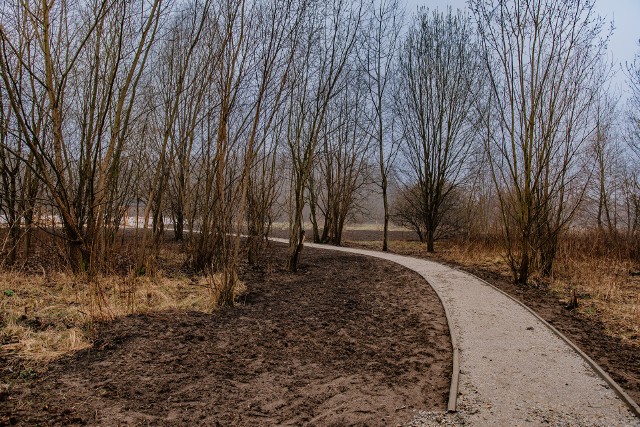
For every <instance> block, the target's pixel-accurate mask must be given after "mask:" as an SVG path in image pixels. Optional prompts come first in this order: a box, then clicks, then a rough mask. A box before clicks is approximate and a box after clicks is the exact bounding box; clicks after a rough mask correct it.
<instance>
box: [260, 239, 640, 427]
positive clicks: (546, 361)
mask: <svg viewBox="0 0 640 427" xmlns="http://www.w3.org/2000/svg"><path fill="white" fill-rule="evenodd" d="M271 240H274V241H280V242H285V243H286V242H287V241H286V240H283V239H271ZM305 246H307V247H312V248H318V249H329V250H338V251H344V252H351V253H357V254H362V255H368V256H373V257H378V258H383V259H387V260H389V261H393V262H395V263H398V264H400V265H402V266H405V267H407V268H410V269H411V270H414V271H416V272H418V273H419V274H420V275H422V276H423V277H424V278H425V279H426V280H427V281H428V282H429V284H430V285H431V286H432V287H433V288H434V289H435V291H436V292H437V293H438V294H439V296H440V298H441V299H442V301H443V304H444V305H445V309H446V310H447V312H448V313H449V314H448V315H449V317H450V320H451V321H452V323H453V331H451V333H452V341H455V342H457V346H458V347H459V349H460V387H459V390H458V411H459V417H461V418H462V420H463V421H464V422H465V423H466V424H468V425H473V426H485V425H487V426H488V425H493V426H533V425H562V426H564V425H570V426H640V418H637V417H636V416H635V415H634V414H633V413H632V412H631V411H630V409H629V407H628V406H627V405H626V404H625V403H624V402H623V401H622V400H621V399H620V398H619V397H618V396H617V395H616V393H615V392H614V390H613V389H612V388H611V387H610V386H609V385H608V384H607V383H606V382H605V381H604V380H603V379H602V378H601V377H600V376H598V375H597V374H596V372H595V371H594V369H592V368H591V367H590V366H589V365H588V364H587V363H586V362H585V360H584V359H583V358H582V357H580V356H579V355H578V354H577V353H576V351H575V350H574V349H573V348H572V347H571V346H569V345H568V344H567V343H565V342H564V341H563V340H562V339H560V338H559V337H558V336H557V335H555V334H554V333H553V332H552V331H551V330H550V329H549V328H548V327H547V325H546V324H545V323H543V321H541V320H540V319H539V318H537V317H536V316H535V315H534V314H532V313H531V312H530V311H529V310H527V309H526V308H525V307H523V306H521V305H520V304H518V303H517V302H515V301H514V300H512V299H511V298H509V297H507V296H506V295H504V294H502V293H501V292H500V291H498V290H497V289H495V288H494V287H492V286H490V285H488V284H487V283H485V282H483V281H482V280H480V279H478V278H476V277H474V276H472V275H470V274H467V273H465V272H462V271H459V270H456V269H453V268H451V267H447V266H444V265H442V264H439V263H436V262H432V261H428V260H423V259H417V258H411V257H406V256H400V255H395V254H389V253H383V252H374V251H368V250H362V249H352V248H343V247H335V246H325V245H315V244H309V243H307V244H305ZM303 256H304V255H303Z"/></svg>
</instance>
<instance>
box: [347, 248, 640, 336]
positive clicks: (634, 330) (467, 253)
mask: <svg viewBox="0 0 640 427" xmlns="http://www.w3.org/2000/svg"><path fill="white" fill-rule="evenodd" d="M349 244H350V245H354V246H360V247H365V248H369V249H373V250H378V249H379V246H380V242H377V241H375V242H361V241H358V242H349ZM603 247H604V248H607V247H608V246H607V242H603V241H601V240H598V239H596V238H592V237H589V236H586V237H585V236H577V235H576V236H570V237H569V238H568V239H567V240H566V241H565V243H564V245H563V246H562V248H561V251H560V253H559V256H558V259H557V262H556V265H555V273H554V276H553V277H552V278H550V279H548V278H544V279H543V278H541V277H538V276H533V277H532V278H531V282H532V283H534V284H535V283H538V284H544V285H546V286H548V287H549V290H550V291H551V292H553V293H555V294H556V295H557V296H558V298H559V299H560V300H561V301H563V302H565V303H569V301H570V300H571V297H572V295H573V292H574V290H575V293H576V295H577V297H578V298H579V306H578V310H579V312H580V313H582V314H583V315H585V316H588V317H592V318H597V319H599V320H601V321H602V322H603V323H604V325H605V327H606V328H607V332H608V333H609V334H611V335H612V336H616V337H619V338H622V339H623V340H625V341H627V342H630V343H632V344H634V345H637V346H639V347H640V276H638V275H636V274H630V272H634V271H637V270H638V266H637V264H636V263H634V262H633V260H632V259H631V257H630V256H629V255H628V254H629V251H626V250H603ZM389 248H390V251H392V252H395V253H400V254H403V255H410V256H416V257H422V258H430V257H434V258H436V259H439V260H443V261H447V262H452V263H455V264H459V265H462V266H466V267H470V268H474V269H482V270H486V271H491V272H493V273H497V274H499V275H501V276H503V277H506V278H510V277H511V272H510V269H509V266H508V264H507V262H506V260H505V251H504V249H503V248H502V246H501V244H500V241H499V239H486V240H477V241H471V242H455V241H448V242H437V243H436V255H430V254H428V253H427V252H426V249H425V245H423V244H421V243H420V242H418V241H392V242H390V244H389Z"/></svg>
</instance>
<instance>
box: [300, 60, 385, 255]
mask: <svg viewBox="0 0 640 427" xmlns="http://www.w3.org/2000/svg"><path fill="white" fill-rule="evenodd" d="M366 96H367V92H366V87H365V85H364V81H363V79H362V70H360V69H359V68H357V67H354V68H352V69H350V70H349V72H348V73H346V74H345V84H344V86H343V88H342V92H341V93H340V94H336V96H335V98H334V99H333V100H332V101H331V105H330V107H329V109H328V112H327V119H326V121H325V126H324V127H323V129H322V132H321V133H320V135H319V138H320V141H319V144H318V145H319V147H318V156H317V160H316V162H315V167H314V172H313V173H312V174H311V175H310V176H309V186H308V187H309V207H310V210H311V225H312V227H313V239H314V241H315V242H319V243H332V244H334V245H340V243H341V242H342V231H343V230H344V225H345V223H346V221H347V219H348V218H349V216H350V215H352V214H354V213H355V212H356V211H357V210H358V207H359V202H360V201H361V200H362V198H363V197H364V195H365V193H366V191H365V190H366V185H367V184H369V182H370V180H371V173H370V167H369V166H370V165H369V156H370V147H371V142H372V139H371V138H370V137H369V135H367V134H366V133H365V132H363V131H362V129H363V128H365V127H366V126H367V124H366V118H365V106H366ZM318 211H319V212H318ZM320 218H322V219H323V226H322V234H320V232H319V219H320Z"/></svg>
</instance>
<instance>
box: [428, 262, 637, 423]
mask: <svg viewBox="0 0 640 427" xmlns="http://www.w3.org/2000/svg"><path fill="white" fill-rule="evenodd" d="M416 259H420V258H416ZM432 262H437V261H432ZM443 265H446V264H443ZM448 267H451V266H450V265H449V266H448ZM451 268H453V269H454V270H457V271H459V272H461V273H464V274H466V275H468V276H470V277H473V278H474V279H477V280H479V281H480V282H482V283H484V284H485V285H487V286H490V287H491V288H493V289H495V290H496V291H498V292H500V293H501V294H502V295H504V296H506V297H507V298H509V299H510V300H512V301H514V302H516V303H517V304H518V305H519V306H521V307H522V308H524V309H525V310H527V311H528V312H529V313H531V314H533V316H534V317H535V318H537V319H538V320H539V321H540V322H541V323H542V324H543V325H545V326H546V327H547V328H549V329H550V330H551V332H553V333H554V334H555V335H556V336H557V337H558V338H560V339H561V340H562V341H564V342H565V343H566V344H567V345H569V347H571V348H572V349H573V351H575V352H576V353H577V354H578V355H579V356H580V357H582V358H583V359H584V361H585V362H587V364H588V365H589V366H590V367H591V369H593V370H594V371H596V373H597V374H598V376H599V377H600V378H602V379H603V380H604V382H606V383H607V385H609V387H611V388H612V389H613V391H615V393H616V394H617V395H618V397H619V398H620V399H622V401H623V402H624V403H625V404H626V405H627V406H628V407H629V409H630V410H631V412H632V413H633V414H634V415H635V416H636V417H638V418H640V406H638V404H637V403H636V401H635V400H633V399H632V398H631V396H629V395H628V394H627V392H625V391H624V390H623V389H622V387H620V385H619V384H618V383H617V382H616V381H615V380H614V379H613V378H611V376H609V374H607V373H606V372H605V371H604V369H602V367H601V366H600V365H598V363H596V361H595V360H593V359H592V358H591V357H589V356H588V355H587V354H586V353H585V352H584V351H582V350H580V348H578V346H577V345H575V344H574V343H573V341H571V340H570V339H569V338H568V337H567V336H566V335H564V334H563V333H562V332H560V331H559V330H558V329H556V327H555V326H553V325H552V324H550V323H549V322H547V321H546V320H544V319H543V318H542V317H540V315H538V313H536V312H535V311H533V309H532V308H531V307H529V306H528V305H526V304H525V303H523V302H521V301H519V300H518V299H516V298H515V297H513V296H511V295H509V294H508V293H507V292H505V291H503V290H502V289H499V288H498V287H496V286H494V285H492V284H491V283H489V282H487V281H486V280H484V279H482V278H480V277H478V276H476V275H475V274H473V273H469V272H468V271H465V270H463V269H461V268H459V267H451Z"/></svg>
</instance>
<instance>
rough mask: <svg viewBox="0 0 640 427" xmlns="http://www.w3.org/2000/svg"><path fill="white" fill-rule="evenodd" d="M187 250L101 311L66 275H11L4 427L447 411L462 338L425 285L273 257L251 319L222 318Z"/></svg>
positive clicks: (247, 273) (108, 295) (339, 258)
mask: <svg viewBox="0 0 640 427" xmlns="http://www.w3.org/2000/svg"><path fill="white" fill-rule="evenodd" d="M178 246H179V245H176V244H173V243H169V242H167V243H166V244H165V245H164V250H163V258H162V260H161V261H162V262H160V263H159V265H162V266H164V267H163V268H162V269H160V268H158V269H157V270H156V271H154V273H153V275H151V276H150V277H147V276H141V277H136V278H135V280H134V284H135V286H132V284H131V280H132V278H131V277H130V276H127V275H125V276H113V277H105V278H102V279H100V280H101V283H100V284H101V286H100V287H98V286H95V288H101V289H102V290H103V292H102V296H101V298H99V299H97V298H96V296H95V294H94V293H92V285H91V284H87V283H82V282H80V281H76V280H75V279H74V278H73V277H70V276H68V275H65V274H63V273H56V274H48V275H42V276H39V275H35V274H21V275H18V274H15V273H13V276H12V273H6V276H5V280H9V279H11V280H13V282H10V283H11V288H12V289H13V290H14V291H13V292H14V293H13V294H12V295H11V296H7V295H6V294H5V295H3V297H2V301H3V304H4V305H3V312H4V313H5V320H4V321H3V328H2V333H3V337H4V338H3V340H4V342H3V346H2V354H1V356H0V360H1V362H2V366H3V367H4V368H3V370H2V373H1V377H0V378H1V379H2V387H3V389H2V393H1V394H0V401H1V403H2V404H1V405H0V424H8V425H37V424H53V425H69V424H85V423H90V424H92V425H114V423H124V424H144V425H194V424H206V425H211V424H215V423H216V422H220V423H221V424H223V425H275V424H286V423H289V424H305V423H315V424H323V425H327V424H332V425H336V424H338V425H347V424H348V425H352V424H366V425H397V424H399V423H407V422H409V421H410V420H411V419H412V418H413V417H414V416H415V414H416V413H417V411H418V409H420V410H437V411H440V412H442V411H443V410H444V408H445V406H446V397H447V394H448V390H449V378H450V375H451V363H452V362H451V343H450V341H449V331H448V327H447V323H446V320H445V318H444V312H443V309H442V307H441V305H440V303H439V300H438V299H437V296H436V295H435V293H434V292H433V291H432V290H431V289H430V287H429V286H428V285H427V284H426V283H425V282H424V281H423V280H422V279H421V278H420V277H419V276H418V275H417V274H414V273H412V272H410V271H407V270H404V269H402V268H400V267H399V266H396V265H394V264H391V263H386V262H380V261H377V260H372V259H368V258H364V257H358V256H345V255H339V254H335V253H334V252H329V251H320V250H316V251H312V250H305V251H304V253H303V258H302V261H301V265H300V271H299V272H298V273H297V274H291V273H288V272H286V271H285V270H284V269H283V266H284V264H285V255H286V247H285V246H283V245H273V246H272V247H271V248H270V249H269V250H268V252H267V253H266V254H265V256H264V257H263V259H262V260H261V263H260V265H259V266H257V267H249V266H248V265H244V266H243V268H242V275H241V280H242V281H243V284H244V286H243V288H244V289H243V293H242V294H240V295H238V304H237V306H236V307H234V308H226V309H218V310H215V311H213V312H212V306H213V305H212V303H213V302H214V299H215V284H213V283H207V280H208V279H206V277H202V278H198V277H196V276H194V275H193V274H192V273H190V272H189V271H188V270H183V269H181V265H180V257H179V256H177V255H176V253H177V250H178ZM96 285H97V284H96ZM129 291H133V293H129ZM25 313H26V314H25ZM100 313H102V314H100ZM128 313H132V314H128ZM99 316H102V317H99Z"/></svg>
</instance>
